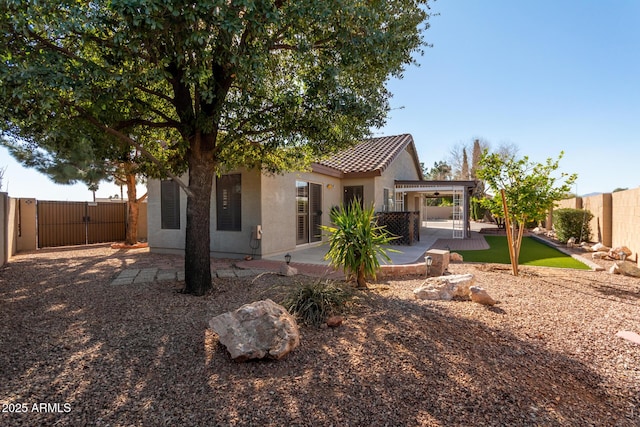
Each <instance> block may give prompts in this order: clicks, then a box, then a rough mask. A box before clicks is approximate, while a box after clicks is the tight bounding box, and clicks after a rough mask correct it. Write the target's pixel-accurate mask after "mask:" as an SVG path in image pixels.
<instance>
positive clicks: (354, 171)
mask: <svg viewBox="0 0 640 427" xmlns="http://www.w3.org/2000/svg"><path fill="white" fill-rule="evenodd" d="M422 179H423V176H422V170H421V168H420V162H419V160H418V155H417V152H416V148H415V145H414V142H413V138H412V136H411V135H409V134H403V135H396V136H387V137H380V138H372V139H369V140H366V141H364V142H362V143H360V144H358V145H356V146H355V147H352V148H350V149H347V150H345V151H343V152H341V153H338V154H337V155H335V156H333V157H332V158H329V159H326V160H323V161H319V162H317V163H314V164H313V165H312V167H311V171H310V172H296V173H293V172H292V173H286V174H284V175H274V176H268V175H264V174H261V173H260V172H259V171H254V170H244V169H238V170H236V171H233V172H230V173H228V174H225V175H222V176H221V177H219V178H217V179H216V180H215V183H214V188H213V191H212V196H211V197H212V200H211V206H212V210H211V255H212V256H214V257H215V256H218V257H243V256H247V255H251V256H254V257H258V258H259V257H265V256H273V255H278V254H283V253H286V252H288V251H291V250H294V249H296V248H299V247H301V246H303V245H312V244H317V243H318V242H320V241H321V240H322V236H321V233H320V232H319V226H320V225H329V223H330V221H329V212H330V210H331V208H332V207H334V206H337V205H339V204H340V203H344V202H349V201H350V200H352V199H354V198H359V199H360V200H362V202H363V204H364V206H370V205H371V203H373V204H374V206H375V209H376V211H378V212H388V211H420V208H421V196H420V195H421V194H423V192H424V191H426V188H425V187H424V184H421V183H425V181H422ZM421 185H422V186H421ZM448 185H450V183H449V184H448ZM411 186H413V187H411ZM432 191H433V190H432ZM467 210H468V209H467ZM185 211H186V195H185V194H184V192H182V191H180V189H179V187H178V186H177V184H176V183H174V182H173V181H170V180H167V181H159V180H150V181H149V183H148V210H147V217H148V240H149V247H150V250H151V251H154V252H164V253H183V250H184V242H185V228H186V212H185Z"/></svg>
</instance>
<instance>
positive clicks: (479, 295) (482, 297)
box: [469, 286, 496, 305]
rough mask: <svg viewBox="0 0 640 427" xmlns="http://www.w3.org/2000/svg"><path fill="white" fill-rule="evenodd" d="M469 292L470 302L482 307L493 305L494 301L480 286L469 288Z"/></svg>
mask: <svg viewBox="0 0 640 427" xmlns="http://www.w3.org/2000/svg"><path fill="white" fill-rule="evenodd" d="M469 292H470V294H471V301H473V302H477V303H478V304H484V305H495V304H496V300H494V299H493V298H491V296H490V295H489V294H488V293H487V291H486V290H485V289H484V288H481V287H480V286H471V287H470V288H469Z"/></svg>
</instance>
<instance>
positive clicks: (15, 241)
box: [0, 193, 148, 266]
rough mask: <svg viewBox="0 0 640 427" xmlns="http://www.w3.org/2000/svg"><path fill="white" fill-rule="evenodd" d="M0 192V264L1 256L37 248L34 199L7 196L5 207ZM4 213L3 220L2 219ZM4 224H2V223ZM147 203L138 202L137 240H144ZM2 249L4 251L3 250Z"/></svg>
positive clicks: (146, 233) (145, 238) (145, 237)
mask: <svg viewBox="0 0 640 427" xmlns="http://www.w3.org/2000/svg"><path fill="white" fill-rule="evenodd" d="M2 194H5V193H0V227H1V228H2V229H1V230H0V245H2V248H4V249H2V248H0V266H1V265H2V259H3V256H5V257H6V258H7V259H8V258H11V257H12V256H13V255H15V254H16V253H18V252H28V251H34V250H36V249H37V227H36V199H12V198H9V197H7V200H6V204H5V205H6V207H5V205H3V203H2ZM3 215H4V217H5V218H4V222H2V221H3ZM2 224H4V225H2ZM147 238H148V232H147V203H141V204H140V213H139V217H138V240H140V241H146V240H147ZM3 251H4V252H3Z"/></svg>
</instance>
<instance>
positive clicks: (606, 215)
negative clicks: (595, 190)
mask: <svg viewBox="0 0 640 427" xmlns="http://www.w3.org/2000/svg"><path fill="white" fill-rule="evenodd" d="M562 208H573V209H582V208H584V209H586V210H588V211H589V212H591V213H592V214H593V219H592V220H591V223H590V226H591V239H592V240H593V241H598V242H601V243H602V244H603V245H606V246H610V247H616V246H626V247H628V248H629V249H630V250H631V251H632V252H633V255H632V256H631V259H633V260H635V261H636V262H637V261H638V253H639V252H640V188H635V189H632V190H625V191H617V192H615V193H604V194H598V195H595V196H590V197H577V198H573V199H567V200H561V201H560V202H558V203H557V206H556V209H562Z"/></svg>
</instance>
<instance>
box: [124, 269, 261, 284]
mask: <svg viewBox="0 0 640 427" xmlns="http://www.w3.org/2000/svg"><path fill="white" fill-rule="evenodd" d="M264 271H265V270H260V269H254V268H249V269H237V268H225V269H219V270H216V271H212V272H211V274H212V275H214V276H215V277H220V278H230V277H251V276H257V275H258V274H260V273H263V272H264ZM176 280H177V281H184V270H167V269H161V268H158V267H150V268H127V269H125V270H122V271H121V272H120V274H118V275H117V276H116V278H115V279H113V281H112V282H111V284H112V285H131V284H140V283H150V282H156V281H157V282H169V281H176Z"/></svg>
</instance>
